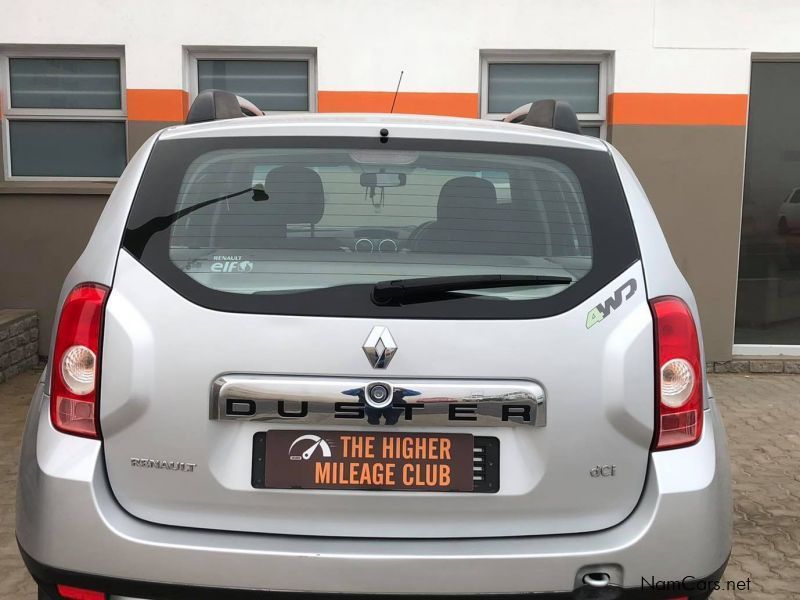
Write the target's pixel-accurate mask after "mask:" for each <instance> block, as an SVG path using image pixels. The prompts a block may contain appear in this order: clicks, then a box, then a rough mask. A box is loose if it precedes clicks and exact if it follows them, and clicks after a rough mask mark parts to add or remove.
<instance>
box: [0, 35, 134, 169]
mask: <svg viewBox="0 0 800 600" xmlns="http://www.w3.org/2000/svg"><path fill="white" fill-rule="evenodd" d="M0 61H1V62H0V71H2V74H3V80H4V85H3V87H4V88H5V90H6V93H3V94H2V95H3V101H4V103H5V106H4V107H3V116H4V119H3V136H2V137H3V155H4V163H5V164H4V173H5V178H6V179H9V180H17V179H18V180H43V179H44V180H46V179H92V180H97V179H101V180H102V179H114V178H116V177H119V175H120V174H121V173H122V171H123V169H124V168H125V163H126V159H127V150H126V142H125V139H126V138H125V99H124V94H123V70H122V59H121V58H120V57H119V55H116V56H115V55H105V56H104V55H86V54H75V55H73V54H72V53H70V54H69V55H66V56H65V55H63V54H59V55H57V56H56V55H53V54H51V53H43V52H41V51H38V50H37V51H35V52H22V51H19V52H16V51H15V52H13V53H11V52H9V53H7V54H4V55H0Z"/></svg>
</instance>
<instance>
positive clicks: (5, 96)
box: [0, 46, 128, 183]
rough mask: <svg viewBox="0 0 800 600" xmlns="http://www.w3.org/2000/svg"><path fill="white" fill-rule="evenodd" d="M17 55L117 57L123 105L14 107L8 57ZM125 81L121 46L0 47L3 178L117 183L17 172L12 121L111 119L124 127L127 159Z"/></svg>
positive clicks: (90, 177) (80, 176) (30, 56)
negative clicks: (13, 158)
mask: <svg viewBox="0 0 800 600" xmlns="http://www.w3.org/2000/svg"><path fill="white" fill-rule="evenodd" d="M14 58H56V59H58V58H63V59H70V58H79V59H93V58H100V59H114V60H116V61H118V63H119V85H120V107H119V108H118V109H103V108H14V107H13V106H12V105H11V68H10V65H9V60H10V59H14ZM126 89H127V87H126V82H125V55H124V52H123V51H122V49H121V48H115V47H97V46H94V47H87V46H83V47H57V46H43V47H34V46H31V47H6V48H3V47H0V100H2V106H0V115H1V116H2V119H0V120H1V121H2V123H0V127H1V128H2V131H1V132H0V137H2V142H3V146H2V155H3V166H2V169H3V181H7V182H15V181H30V182H37V181H38V182H47V181H54V182H59V181H63V182H95V181H97V182H112V183H113V182H116V181H117V180H118V179H119V177H102V176H91V175H90V176H85V175H79V176H75V177H65V176H55V175H36V176H33V175H14V174H13V172H12V170H11V135H10V127H9V122H10V121H110V122H119V123H122V124H123V127H124V128H125V140H126V148H125V162H126V163H127V161H128V156H127V152H128V150H127V139H128V116H127V115H128V106H127V98H126V93H125V92H126Z"/></svg>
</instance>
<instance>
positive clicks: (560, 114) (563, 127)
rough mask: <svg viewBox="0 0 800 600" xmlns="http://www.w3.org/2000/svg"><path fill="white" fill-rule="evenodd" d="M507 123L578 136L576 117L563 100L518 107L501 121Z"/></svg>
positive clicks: (579, 129)
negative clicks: (543, 128)
mask: <svg viewBox="0 0 800 600" xmlns="http://www.w3.org/2000/svg"><path fill="white" fill-rule="evenodd" d="M503 121H506V122H508V123H520V124H522V125H532V126H534V127H545V128H547V129H556V130H558V131H566V132H567V133H577V134H580V132H581V126H580V124H579V123H578V116H577V115H576V114H575V111H574V110H572V106H570V104H569V102H564V101H563V100H537V101H536V102H531V103H530V104H525V105H524V106H520V107H519V108H518V109H516V110H514V111H512V112H510V113H509V114H508V115H506V117H505V118H504V119H503Z"/></svg>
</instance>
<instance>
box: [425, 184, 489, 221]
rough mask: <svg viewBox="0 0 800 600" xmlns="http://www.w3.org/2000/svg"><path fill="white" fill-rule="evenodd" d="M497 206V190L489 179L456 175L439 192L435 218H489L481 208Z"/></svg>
mask: <svg viewBox="0 0 800 600" xmlns="http://www.w3.org/2000/svg"><path fill="white" fill-rule="evenodd" d="M496 206H497V191H496V190H495V189H494V185H492V183H491V182H490V181H486V180H485V179H481V178H480V177H456V178H455V179H451V180H450V181H448V182H447V183H445V184H444V185H443V186H442V190H441V191H440V192H439V204H438V206H437V210H436V218H437V219H438V220H439V221H441V220H447V219H464V218H468V219H475V218H478V219H481V218H489V214H488V213H483V214H481V213H482V212H483V209H492V208H495V207H496Z"/></svg>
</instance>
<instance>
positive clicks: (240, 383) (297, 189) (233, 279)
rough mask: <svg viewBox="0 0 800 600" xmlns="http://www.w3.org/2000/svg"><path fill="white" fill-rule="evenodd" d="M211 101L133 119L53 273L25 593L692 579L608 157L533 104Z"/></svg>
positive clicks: (697, 570)
mask: <svg viewBox="0 0 800 600" xmlns="http://www.w3.org/2000/svg"><path fill="white" fill-rule="evenodd" d="M238 107H239V104H238V103H237V100H236V98H235V97H234V96H230V95H228V94H225V93H222V92H207V93H204V94H201V95H200V97H199V98H198V100H197V101H196V102H195V105H194V106H193V108H192V111H191V112H190V117H189V120H190V121H207V122H200V123H195V124H190V125H185V126H179V127H170V128H168V129H165V130H163V131H161V132H159V133H158V134H156V135H154V136H153V137H152V138H151V139H150V140H149V141H148V142H146V143H145V144H144V146H143V147H142V148H141V150H139V152H138V153H137V154H136V156H135V157H134V158H133V160H132V161H131V162H130V164H129V165H128V168H127V169H126V170H125V173H124V174H123V175H122V177H121V178H120V180H119V183H118V184H117V186H116V189H115V190H114V193H113V194H112V196H111V198H110V199H109V201H108V205H107V206H106V209H105V211H104V212H103V214H102V217H101V218H100V221H99V222H98V224H97V227H96V229H95V232H94V234H93V236H92V238H91V240H90V242H89V245H88V247H87V248H86V251H85V252H84V253H83V255H82V256H81V258H80V259H79V260H78V262H77V263H76V265H75V266H74V268H73V269H72V271H71V272H70V274H69V276H68V277H67V279H66V282H65V284H64V287H63V291H62V293H61V298H60V300H59V311H58V317H57V328H56V332H55V334H54V336H53V340H52V344H51V350H50V356H51V361H50V365H49V367H48V369H47V370H46V372H45V374H44V376H43V378H42V380H41V382H40V383H39V385H38V386H37V388H36V391H35V394H34V396H33V401H32V404H31V409H30V414H29V417H28V422H27V426H26V431H25V435H24V442H23V448H22V459H21V469H20V473H21V474H20V481H19V493H18V504H17V537H18V541H19V546H20V549H21V552H22V555H23V558H24V560H25V562H26V564H27V566H28V568H29V570H30V572H31V573H32V575H33V577H34V578H35V579H36V581H37V583H38V585H39V589H40V592H39V593H40V596H39V597H40V598H42V599H50V600H54V599H56V598H71V599H78V600H100V599H104V598H146V599H161V598H164V599H169V598H191V599H206V598H208V599H221V598H225V599H229V598H234V599H237V598H243V599H244V598H261V597H265V592H295V593H298V594H309V593H319V594H323V593H344V594H352V595H359V594H360V595H364V596H369V597H374V596H378V595H382V594H409V595H424V596H430V595H436V594H450V595H455V594H458V595H473V594H474V595H478V594H534V597H537V596H536V594H541V596H542V597H546V598H650V597H653V598H685V597H690V598H704V597H707V596H708V595H709V593H710V592H711V591H712V590H713V589H714V587H715V583H714V582H715V581H717V580H718V579H719V577H720V576H721V574H722V571H723V569H724V567H725V564H726V562H727V559H728V556H729V553H730V548H731V495H730V481H729V466H728V457H727V452H726V449H725V434H724V430H723V427H722V424H721V422H720V418H719V415H718V412H717V409H716V407H715V403H714V399H713V397H712V394H711V390H710V389H709V387H708V385H707V381H706V378H705V374H704V360H703V350H702V338H701V337H700V332H699V321H698V314H697V307H696V305H695V301H694V298H693V296H692V292H691V290H690V289H689V287H688V285H687V284H686V281H685V280H684V278H683V277H682V276H681V273H680V272H679V271H678V269H677V267H676V265H675V263H674V262H673V259H672V257H671V255H670V252H669V249H668V248H667V244H666V242H665V240H664V236H663V234H662V232H661V229H660V227H659V225H658V222H657V221H656V217H655V215H654V213H653V211H652V209H651V207H650V204H649V203H648V201H647V198H646V197H645V194H644V192H643V191H642V188H641V187H640V185H639V183H638V182H637V180H636V178H635V176H634V174H633V172H632V171H631V168H630V167H629V166H628V164H627V163H626V162H625V160H624V159H623V158H622V156H620V154H619V153H618V152H617V151H616V150H615V149H614V148H613V147H611V146H610V145H609V144H607V143H605V142H603V141H601V140H598V139H593V138H590V137H585V136H580V135H577V134H576V133H577V132H578V128H577V121H576V120H575V118H574V114H573V113H571V111H570V110H569V108H568V107H566V106H565V105H563V104H562V103H559V102H551V101H549V102H548V101H546V102H545V103H544V104H542V103H535V104H534V105H533V106H532V107H531V108H530V109H529V114H528V118H527V119H524V120H523V123H520V124H515V123H494V122H486V121H478V120H468V119H447V118H428V117H417V116H400V115H302V116H299V115H294V116H275V117H271V116H256V117H248V118H236V119H230V118H227V119H221V118H220V117H233V116H240V117H241V116H244V113H254V112H257V109H255V108H254V107H252V106H250V108H244V109H239V108H238ZM531 124H533V125H540V126H539V127H531V126H529V125H531ZM542 125H544V126H546V127H542ZM559 129H561V130H566V131H559ZM570 131H571V133H570ZM287 597H294V596H292V595H287Z"/></svg>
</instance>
